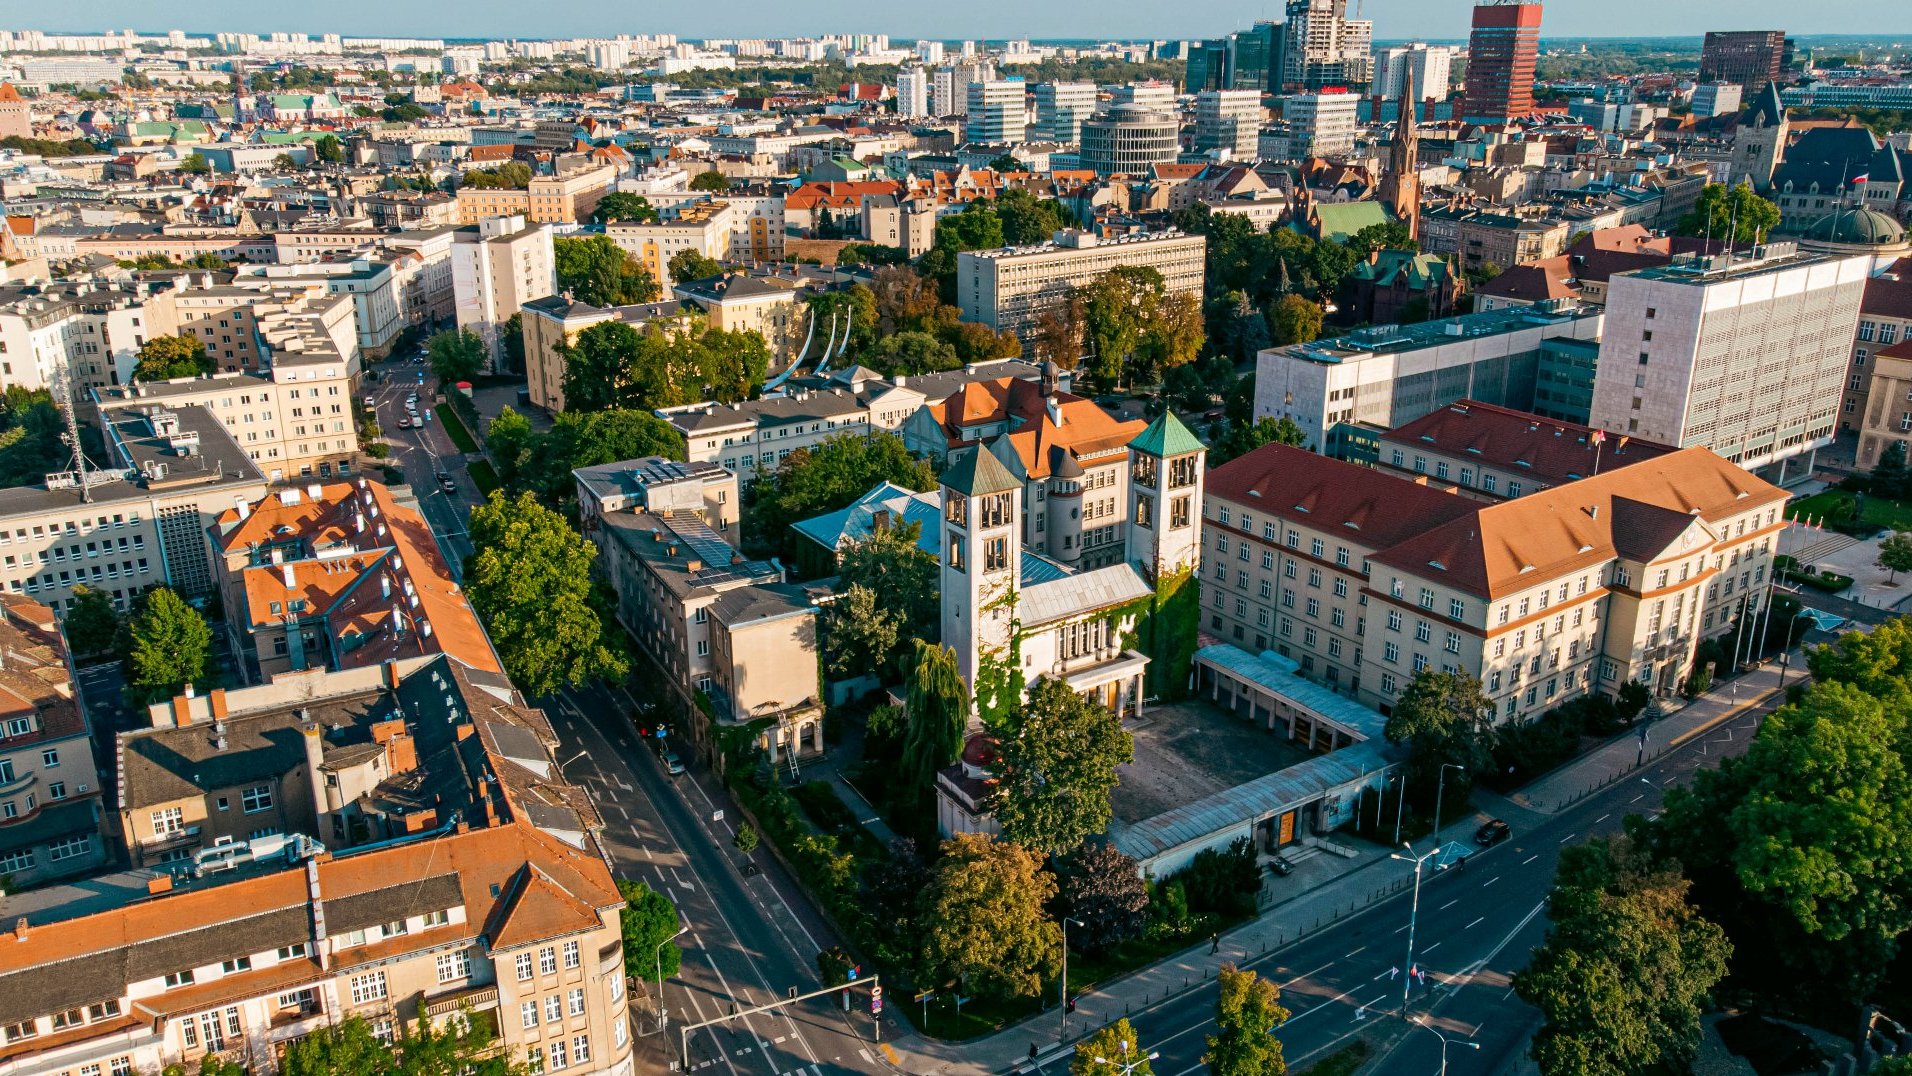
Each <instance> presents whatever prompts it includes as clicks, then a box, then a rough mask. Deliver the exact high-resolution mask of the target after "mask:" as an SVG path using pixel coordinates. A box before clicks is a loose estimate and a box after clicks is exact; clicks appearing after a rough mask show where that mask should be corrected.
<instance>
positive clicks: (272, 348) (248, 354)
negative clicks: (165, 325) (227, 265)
mask: <svg viewBox="0 0 1912 1076" xmlns="http://www.w3.org/2000/svg"><path fill="white" fill-rule="evenodd" d="M207 279H208V280H209V279H210V278H209V277H208V278H207ZM173 306H174V308H175V310H176V311H177V315H176V316H177V329H176V331H177V332H180V333H184V334H188V335H192V336H197V337H198V338H199V340H200V342H201V343H203V344H205V345H206V357H207V358H209V359H211V360H212V361H213V364H214V366H215V367H216V368H217V369H218V370H219V371H220V372H221V373H241V372H244V373H250V374H262V373H264V372H266V371H267V370H269V369H271V367H272V365H273V363H274V362H275V361H276V360H277V359H278V358H279V356H280V355H281V354H282V353H283V354H292V355H299V354H304V353H307V352H310V353H313V354H315V355H318V354H329V355H335V356H337V357H338V359H339V361H341V362H343V363H345V364H346V365H347V366H348V367H349V375H350V376H356V375H357V373H358V365H359V346H358V345H359V337H358V313H357V310H356V309H355V306H354V303H353V300H352V299H351V297H349V296H346V295H333V294H329V293H328V291H327V289H326V287H325V285H324V284H323V283H320V282H316V281H310V280H306V281H300V280H285V281H277V280H269V278H265V277H254V278H252V279H250V280H248V281H247V282H246V283H245V285H243V286H239V285H232V284H212V283H204V284H199V285H196V286H189V287H186V288H183V289H181V290H179V291H177V292H175V293H174V294H173ZM126 380H131V379H130V378H128V379H126ZM124 383H125V382H124V381H122V382H120V384H124Z"/></svg>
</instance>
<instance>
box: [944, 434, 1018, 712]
mask: <svg viewBox="0 0 1912 1076" xmlns="http://www.w3.org/2000/svg"><path fill="white" fill-rule="evenodd" d="M1021 500H1022V483H1021V482H1019V481H1017V480H1016V477H1015V476H1014V475H1012V474H1010V473H1009V470H1008V468H1006V467H1004V466H1003V465H1002V461H1000V460H998V459H997V458H996V457H995V456H993V455H991V454H990V452H989V450H988V449H986V448H983V447H981V446H976V447H973V448H966V449H963V450H961V451H959V452H956V453H954V454H953V455H951V457H950V461H949V466H948V467H947V468H946V469H945V470H944V471H943V542H942V562H943V571H942V586H943V599H942V606H943V642H944V643H945V644H947V645H949V646H951V647H954V648H955V650H956V667H957V670H958V671H959V672H961V673H962V677H963V682H964V683H967V684H969V685H971V686H972V687H974V685H975V683H976V672H977V669H978V668H979V666H980V665H981V660H980V656H979V655H981V654H984V653H1005V652H1006V651H1007V650H1008V647H1009V641H1010V635H1011V633H1012V626H1011V622H1012V621H1013V620H1014V619H1015V610H1014V609H1013V608H1011V601H1010V600H1009V595H1010V593H1011V592H1012V591H1013V590H1014V589H1015V588H1016V586H1017V581H1018V577H1019V572H1020V569H1021V562H1022V524H1021V521H1020V520H1019V519H1018V518H1017V513H1018V511H1019V510H1020V508H1019V506H1020V503H1021Z"/></svg>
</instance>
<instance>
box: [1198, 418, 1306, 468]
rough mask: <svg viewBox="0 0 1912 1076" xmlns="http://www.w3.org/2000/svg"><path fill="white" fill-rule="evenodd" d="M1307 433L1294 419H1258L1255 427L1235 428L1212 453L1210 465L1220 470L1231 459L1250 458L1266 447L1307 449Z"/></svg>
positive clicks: (1216, 445) (1209, 455)
mask: <svg viewBox="0 0 1912 1076" xmlns="http://www.w3.org/2000/svg"><path fill="white" fill-rule="evenodd" d="M1307 444H1308V434H1307V431H1305V430H1303V429H1302V428H1301V426H1300V424H1299V423H1297V422H1296V421H1295V420H1294V419H1291V418H1283V419H1272V418H1262V419H1257V420H1256V421H1255V424H1254V425H1252V426H1239V425H1238V426H1234V427H1232V428H1230V429H1229V431H1228V435H1227V436H1226V437H1223V438H1222V439H1221V440H1220V441H1218V442H1216V444H1215V447H1214V448H1211V449H1209V451H1208V465H1209V466H1210V467H1220V466H1221V465H1222V464H1224V463H1227V462H1228V461H1229V460H1232V459H1235V458H1237V457H1240V456H1246V455H1247V454H1249V453H1250V452H1253V451H1254V450H1256V449H1258V448H1260V447H1261V446H1263V445H1291V446H1293V447H1295V448H1306V447H1307Z"/></svg>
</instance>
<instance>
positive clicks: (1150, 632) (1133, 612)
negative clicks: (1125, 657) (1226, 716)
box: [1115, 569, 1202, 702]
mask: <svg viewBox="0 0 1912 1076" xmlns="http://www.w3.org/2000/svg"><path fill="white" fill-rule="evenodd" d="M1201 589H1202V581H1201V578H1200V577H1199V576H1197V575H1196V574H1195V572H1194V569H1184V570H1182V571H1179V572H1172V573H1168V574H1165V575H1163V576H1162V577H1161V578H1160V579H1157V580H1156V581H1155V593H1154V594H1153V595H1151V596H1149V597H1147V598H1139V599H1137V600H1136V601H1133V602H1130V603H1129V604H1128V605H1125V606H1123V607H1122V608H1120V609H1117V610H1116V611H1115V620H1116V622H1117V623H1120V622H1122V621H1123V620H1126V619H1127V618H1129V617H1131V616H1133V617H1134V618H1135V628H1134V630H1133V631H1131V632H1130V633H1129V634H1127V635H1125V636H1123V637H1122V645H1123V646H1124V647H1125V648H1132V649H1135V650H1139V651H1141V652H1142V653H1144V654H1147V655H1148V656H1149V670H1148V694H1149V695H1151V696H1153V697H1155V698H1158V699H1162V700H1163V701H1167V702H1173V701H1175V700H1177V699H1180V698H1183V697H1185V696H1187V695H1188V693H1189V691H1188V672H1189V669H1190V668H1191V667H1192V666H1193V665H1194V664H1195V635H1196V632H1197V631H1198V630H1200V628H1201V622H1202V594H1201Z"/></svg>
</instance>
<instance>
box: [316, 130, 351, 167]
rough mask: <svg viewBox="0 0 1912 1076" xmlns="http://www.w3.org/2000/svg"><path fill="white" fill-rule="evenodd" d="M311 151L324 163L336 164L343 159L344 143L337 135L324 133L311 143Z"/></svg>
mask: <svg viewBox="0 0 1912 1076" xmlns="http://www.w3.org/2000/svg"><path fill="white" fill-rule="evenodd" d="M312 152H313V153H314V154H315V155H317V157H318V158H319V160H321V161H324V162H325V163H326V164H338V163H339V162H340V161H343V160H345V145H344V143H342V142H340V141H339V137H338V136H337V135H331V134H324V135H320V136H319V140H318V141H317V142H314V143H312Z"/></svg>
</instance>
